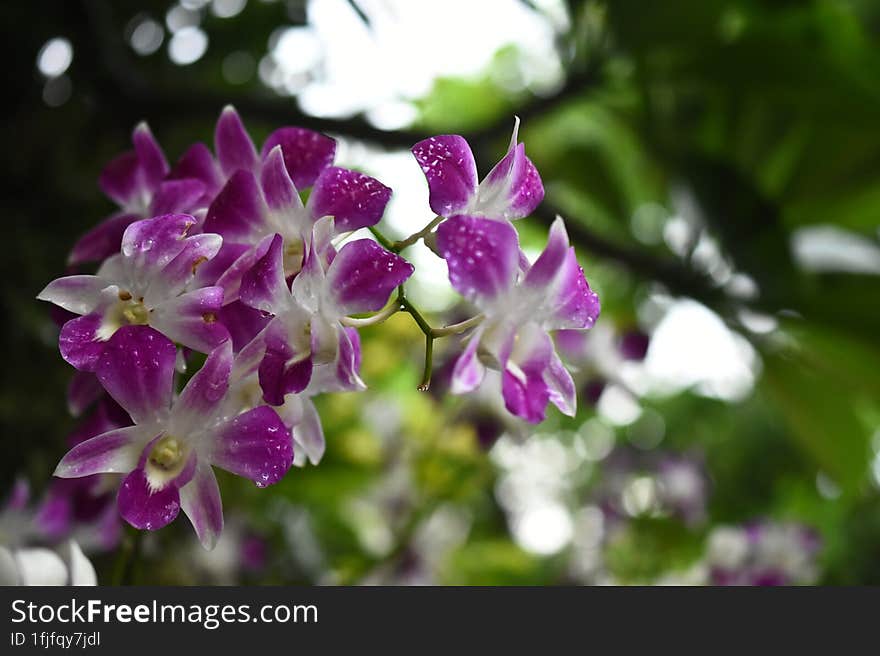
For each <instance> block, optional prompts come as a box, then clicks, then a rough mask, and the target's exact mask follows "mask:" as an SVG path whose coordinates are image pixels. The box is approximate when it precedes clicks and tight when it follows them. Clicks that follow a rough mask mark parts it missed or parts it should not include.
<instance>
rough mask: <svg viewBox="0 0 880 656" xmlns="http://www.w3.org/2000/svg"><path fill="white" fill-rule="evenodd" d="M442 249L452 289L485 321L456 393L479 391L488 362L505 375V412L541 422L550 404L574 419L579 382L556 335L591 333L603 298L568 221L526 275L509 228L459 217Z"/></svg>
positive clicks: (556, 227) (457, 375) (442, 233)
mask: <svg viewBox="0 0 880 656" xmlns="http://www.w3.org/2000/svg"><path fill="white" fill-rule="evenodd" d="M437 245H438V247H439V250H440V252H441V253H442V254H443V257H444V259H445V260H446V263H447V265H448V267H449V279H450V281H451V283H452V286H453V287H454V288H455V289H456V290H457V291H458V292H459V293H461V294H462V296H464V297H465V298H466V299H468V300H469V301H471V302H472V303H474V304H475V305H476V306H477V307H478V308H479V309H480V310H481V311H482V313H483V314H484V316H485V319H484V321H483V322H482V323H481V324H480V325H479V326H478V327H477V329H476V330H475V332H474V333H473V335H472V336H471V338H470V341H469V342H468V344H467V347H466V348H465V350H464V352H463V353H462V354H461V356H460V357H459V358H458V360H457V361H456V364H455V367H454V369H453V374H452V393H453V394H463V393H465V392H470V391H472V390H474V389H475V388H476V387H477V386H479V385H480V383H481V382H482V380H483V377H484V374H485V366H484V364H483V362H482V361H481V360H485V361H486V362H487V363H488V364H489V366H490V367H492V368H494V369H497V370H498V371H500V372H501V375H502V384H501V388H502V395H503V397H504V402H505V406H506V408H507V409H508V410H509V411H510V412H511V413H513V414H514V415H516V416H518V417H521V418H523V419H525V420H527V421H529V422H531V423H538V422H540V421H542V420H543V419H544V417H545V412H546V406H547V403H548V402H552V403H553V404H554V405H556V406H557V407H558V408H559V409H560V410H561V411H562V412H563V413H565V414H568V415H573V414H574V412H575V409H576V401H577V399H576V395H575V386H574V382H573V381H572V378H571V375H570V374H569V373H568V371H567V370H566V369H565V367H564V366H563V365H562V362H561V360H560V358H559V356H558V355H557V353H556V351H555V350H554V347H553V342H552V340H551V337H550V334H549V333H548V331H550V330H557V329H586V328H590V327H591V326H592V325H593V323H594V322H595V321H596V318H597V317H598V315H599V299H598V297H597V296H596V294H595V293H594V292H593V291H592V290H591V289H590V286H589V284H588V283H587V281H586V279H585V278H584V273H583V270H582V269H581V267H580V266H579V265H578V262H577V259H576V258H575V254H574V249H573V248H571V247H570V246H569V242H568V235H567V233H566V231H565V226H564V225H563V222H562V219H560V218H557V219H556V221H555V222H554V223H553V226H552V227H551V229H550V238H549V240H548V242H547V247H546V248H545V249H544V251H543V252H542V253H541V255H540V256H539V257H538V259H537V260H536V261H535V263H534V264H533V265H531V266H530V267H529V268H528V270H527V271H526V272H525V273H523V274H521V273H520V254H519V253H520V251H519V246H518V240H517V235H516V231H515V230H514V229H513V227H512V226H511V225H510V224H509V223H506V222H500V221H493V220H490V219H486V218H481V217H472V216H463V215H462V216H454V217H451V218H450V219H448V220H447V221H445V222H444V223H442V224H440V227H439V228H438V230H437Z"/></svg>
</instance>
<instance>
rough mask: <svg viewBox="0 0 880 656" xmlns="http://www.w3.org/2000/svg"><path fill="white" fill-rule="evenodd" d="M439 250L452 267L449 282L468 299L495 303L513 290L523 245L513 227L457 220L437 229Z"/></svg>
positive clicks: (480, 219)
mask: <svg viewBox="0 0 880 656" xmlns="http://www.w3.org/2000/svg"><path fill="white" fill-rule="evenodd" d="M437 247H438V248H439V250H440V253H441V254H442V255H443V258H444V259H445V260H446V264H447V266H448V267H449V281H450V282H451V283H452V286H453V287H454V288H455V289H456V290H457V291H458V292H459V293H460V294H461V295H462V296H464V297H465V298H466V299H468V300H470V301H472V302H479V301H481V300H484V301H491V300H493V299H495V297H497V296H499V295H501V294H504V293H505V292H507V291H508V290H510V289H511V287H513V284H514V282H515V280H516V275H517V271H518V268H519V241H518V238H517V235H516V230H514V229H513V226H511V225H510V224H509V223H506V222H502V221H493V220H491V219H483V218H478V217H471V216H464V215H460V216H454V217H452V218H450V219H447V220H446V221H444V222H443V223H441V224H440V227H439V228H438V229H437Z"/></svg>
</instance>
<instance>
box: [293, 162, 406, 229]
mask: <svg viewBox="0 0 880 656" xmlns="http://www.w3.org/2000/svg"><path fill="white" fill-rule="evenodd" d="M390 198H391V189H390V188H389V187H386V186H385V185H383V184H382V183H381V182H379V181H378V180H376V179H375V178H371V177H370V176H368V175H364V174H363V173H358V172H357V171H350V170H348V169H341V168H339V167H336V166H330V167H328V168H326V169H324V172H323V173H321V175H320V177H319V178H318V180H317V181H316V182H315V186H314V188H313V189H312V194H311V196H309V202H308V208H309V212H310V213H311V215H312V217H313V218H314V219H319V218H321V217H323V216H332V217H333V218H334V225H335V227H336V231H337V232H348V231H350V230H357V229H358V228H366V227H368V226H372V225H376V224H377V223H378V222H379V219H381V218H382V214H384V213H385V206H386V205H387V204H388V201H389V199H390Z"/></svg>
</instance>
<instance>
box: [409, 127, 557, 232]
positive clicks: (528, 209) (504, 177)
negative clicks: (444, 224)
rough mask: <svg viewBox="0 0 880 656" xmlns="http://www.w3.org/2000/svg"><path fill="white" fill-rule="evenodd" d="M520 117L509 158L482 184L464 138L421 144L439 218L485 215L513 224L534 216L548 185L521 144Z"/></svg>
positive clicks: (418, 149)
mask: <svg viewBox="0 0 880 656" xmlns="http://www.w3.org/2000/svg"><path fill="white" fill-rule="evenodd" d="M518 134H519V118H516V120H515V122H514V126H513V135H512V136H511V138H510V146H509V147H508V149H507V154H506V155H505V156H504V157H503V158H502V159H501V161H499V162H498V163H497V164H496V165H495V166H494V167H493V168H492V170H491V171H489V175H487V176H486V177H485V178H484V179H483V180H482V182H480V183H479V184H477V163H476V160H475V159H474V153H473V151H471V147H470V146H469V145H468V142H467V141H466V140H465V138H464V137H462V136H459V135H457V134H444V135H440V136H437V137H431V138H429V139H424V140H423V141H420V142H418V143H417V144H416V145H415V146H413V147H412V153H413V155H414V156H415V158H416V161H418V163H419V166H420V167H421V168H422V172H423V173H424V174H425V178H426V179H427V181H428V189H429V203H430V205H431V209H432V210H433V211H434V213H435V214H437V215H438V216H442V217H451V216H454V215H456V214H467V215H470V216H484V217H486V218H488V219H496V220H503V221H509V220H514V219H520V218H522V217H524V216H528V215H529V214H531V213H532V212H533V211H534V209H535V208H536V207H537V206H538V205H539V204H540V203H541V201H542V200H543V199H544V185H543V183H542V182H541V176H540V175H539V174H538V170H537V169H536V168H535V165H534V164H532V161H531V160H530V159H529V158H528V157H526V151H525V146H524V145H523V144H521V143H517V138H518Z"/></svg>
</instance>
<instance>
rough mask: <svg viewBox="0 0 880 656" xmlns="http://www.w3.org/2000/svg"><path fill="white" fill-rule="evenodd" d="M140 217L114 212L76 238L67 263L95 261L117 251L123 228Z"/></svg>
mask: <svg viewBox="0 0 880 656" xmlns="http://www.w3.org/2000/svg"><path fill="white" fill-rule="evenodd" d="M142 218H143V217H142V216H138V215H137V214H114V215H113V216H111V217H109V218H107V219H104V220H103V221H102V222H101V223H99V224H98V225H96V226H95V227H94V228H92V229H91V230H89V231H88V232H87V233H85V234H84V235H83V236H82V237H80V238H79V240H77V242H76V244H75V245H74V247H73V250H71V251H70V255H68V257H67V263H68V264H70V265H74V264H82V263H84V262H97V261H100V260H104V259H106V258H108V257H110V256H111V255H114V254H116V253H118V252H119V248H120V246H121V244H122V235H123V233H124V232H125V229H126V228H127V227H128V226H129V225H131V224H132V223H133V222H134V221H137V220H139V219H142Z"/></svg>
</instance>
